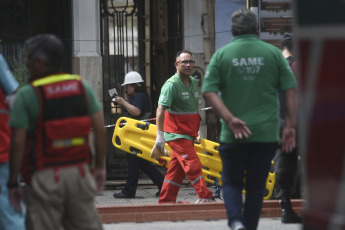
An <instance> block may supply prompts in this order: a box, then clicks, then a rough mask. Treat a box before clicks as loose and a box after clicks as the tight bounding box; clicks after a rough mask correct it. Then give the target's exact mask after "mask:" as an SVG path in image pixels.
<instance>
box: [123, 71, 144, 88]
mask: <svg viewBox="0 0 345 230" xmlns="http://www.w3.org/2000/svg"><path fill="white" fill-rule="evenodd" d="M140 82H144V80H143V78H142V77H141V75H140V74H139V73H138V72H135V71H131V72H128V73H127V74H126V76H125V82H124V83H123V84H122V85H121V86H124V85H129V84H135V83H140Z"/></svg>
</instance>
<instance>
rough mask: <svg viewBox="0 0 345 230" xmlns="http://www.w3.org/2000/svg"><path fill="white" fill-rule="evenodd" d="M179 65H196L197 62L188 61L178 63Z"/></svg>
mask: <svg viewBox="0 0 345 230" xmlns="http://www.w3.org/2000/svg"><path fill="white" fill-rule="evenodd" d="M177 63H181V64H182V65H188V64H189V65H194V63H195V61H192V60H188V61H187V60H186V61H178V62H177Z"/></svg>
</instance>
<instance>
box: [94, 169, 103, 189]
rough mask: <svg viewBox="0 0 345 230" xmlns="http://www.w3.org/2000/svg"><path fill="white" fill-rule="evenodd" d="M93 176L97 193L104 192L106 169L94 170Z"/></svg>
mask: <svg viewBox="0 0 345 230" xmlns="http://www.w3.org/2000/svg"><path fill="white" fill-rule="evenodd" d="M92 174H93V177H94V178H95V181H96V186H97V193H99V192H102V191H103V189H104V184H105V169H94V170H93V172H92Z"/></svg>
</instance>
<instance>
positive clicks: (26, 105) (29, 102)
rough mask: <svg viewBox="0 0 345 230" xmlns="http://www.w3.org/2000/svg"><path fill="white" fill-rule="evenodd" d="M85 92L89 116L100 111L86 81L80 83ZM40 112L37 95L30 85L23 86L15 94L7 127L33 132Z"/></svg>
mask: <svg viewBox="0 0 345 230" xmlns="http://www.w3.org/2000/svg"><path fill="white" fill-rule="evenodd" d="M82 82H83V85H84V87H85V90H86V94H87V100H88V105H89V114H90V116H92V115H94V114H95V113H96V112H98V111H100V110H101V109H102V105H101V103H100V102H99V100H98V99H97V97H96V95H95V93H94V91H93V90H92V88H91V87H90V85H89V84H88V83H87V82H86V81H82ZM39 111H40V105H39V101H38V97H37V94H36V92H35V90H34V88H33V87H32V86H31V85H25V86H23V87H22V88H21V89H20V90H19V91H18V92H17V94H16V100H15V102H14V105H13V108H12V110H11V117H10V121H9V125H10V126H11V127H13V128H19V129H25V130H28V132H32V131H33V130H34V126H35V123H36V120H37V118H38V115H39Z"/></svg>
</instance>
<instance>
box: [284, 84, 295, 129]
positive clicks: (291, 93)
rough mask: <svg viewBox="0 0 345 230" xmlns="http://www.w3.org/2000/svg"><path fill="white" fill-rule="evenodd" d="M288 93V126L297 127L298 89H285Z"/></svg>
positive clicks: (286, 93)
mask: <svg viewBox="0 0 345 230" xmlns="http://www.w3.org/2000/svg"><path fill="white" fill-rule="evenodd" d="M285 95H286V108H287V113H286V126H289V127H292V128H295V127H296V120H297V118H296V117H297V100H296V89H294V88H293V89H288V90H286V91H285Z"/></svg>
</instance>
